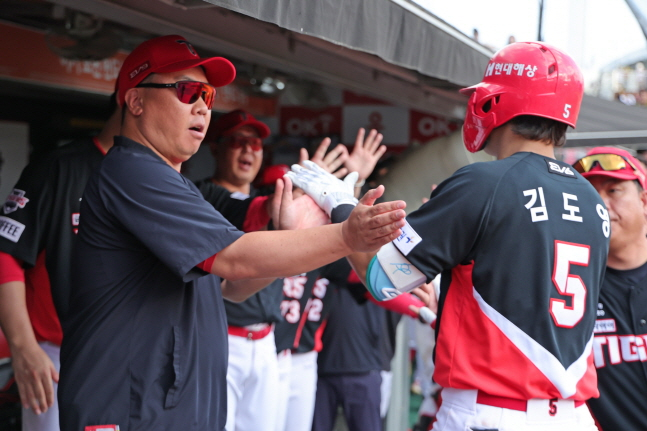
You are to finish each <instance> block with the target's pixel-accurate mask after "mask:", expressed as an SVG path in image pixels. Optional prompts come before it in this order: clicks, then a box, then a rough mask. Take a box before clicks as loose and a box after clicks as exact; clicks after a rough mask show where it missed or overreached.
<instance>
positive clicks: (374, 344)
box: [317, 283, 389, 376]
mask: <svg viewBox="0 0 647 431" xmlns="http://www.w3.org/2000/svg"><path fill="white" fill-rule="evenodd" d="M330 296H331V300H330V302H331V304H330V312H329V314H328V317H327V321H326V326H325V329H324V331H323V334H322V338H321V341H322V344H323V348H322V349H321V352H319V356H318V358H317V372H318V374H319V375H320V376H326V375H336V374H355V373H367V372H369V371H381V370H383V369H384V362H385V360H384V349H383V347H384V346H383V343H384V341H385V340H384V338H385V337H388V336H389V334H387V333H386V332H385V324H386V313H387V311H386V310H385V309H383V308H380V307H379V306H377V305H376V304H374V303H372V302H370V301H368V300H367V299H366V288H365V287H364V286H363V285H358V284H348V283H345V285H344V287H343V288H341V289H334V290H333V291H331V294H330Z"/></svg>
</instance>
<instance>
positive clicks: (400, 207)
mask: <svg viewBox="0 0 647 431" xmlns="http://www.w3.org/2000/svg"><path fill="white" fill-rule="evenodd" d="M382 194H384V186H379V187H377V188H376V189H371V190H369V191H368V192H366V194H365V195H364V196H363V197H362V199H361V200H360V201H359V203H358V204H357V206H356V207H355V209H353V211H352V212H351V213H350V216H349V217H348V219H347V220H346V221H345V222H343V224H342V234H343V236H344V241H346V244H348V245H349V246H350V247H351V248H352V249H353V250H354V251H356V252H375V251H377V250H378V249H379V248H380V247H382V246H383V245H384V244H386V243H388V242H390V241H393V240H394V239H396V238H397V237H398V236H399V235H400V234H401V233H402V231H401V230H400V228H401V227H403V226H404V224H405V221H404V218H405V216H406V213H405V212H404V208H405V207H406V206H407V205H406V203H405V202H404V201H392V202H383V203H380V204H375V201H376V200H377V199H378V198H379V197H381V196H382Z"/></svg>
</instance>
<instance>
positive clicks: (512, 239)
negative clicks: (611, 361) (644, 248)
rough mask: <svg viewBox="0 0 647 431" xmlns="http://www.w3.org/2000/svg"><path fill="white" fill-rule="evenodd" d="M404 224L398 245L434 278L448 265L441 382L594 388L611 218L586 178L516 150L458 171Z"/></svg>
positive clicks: (521, 395) (567, 391) (549, 393)
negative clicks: (596, 327)
mask: <svg viewBox="0 0 647 431" xmlns="http://www.w3.org/2000/svg"><path fill="white" fill-rule="evenodd" d="M407 221H408V222H409V224H410V225H411V228H412V229H405V230H404V232H405V233H404V234H403V236H402V237H401V238H398V239H397V240H395V241H394V244H395V245H396V246H397V247H398V248H399V250H400V251H401V252H402V253H403V254H404V255H405V256H406V257H407V259H408V260H409V261H410V262H411V263H412V264H413V265H415V266H416V267H417V268H418V269H420V270H421V271H422V272H423V273H424V274H425V275H426V276H427V281H431V280H432V279H433V278H434V277H435V276H436V275H437V274H438V273H439V272H441V271H443V272H442V282H441V297H440V303H439V305H440V307H439V313H438V323H437V342H436V350H435V364H436V370H435V374H434V380H435V381H436V382H437V383H439V384H440V385H441V386H443V387H451V388H457V389H481V390H484V391H485V392H488V393H490V394H493V395H498V396H503V397H509V398H516V399H531V398H542V399H550V398H574V399H578V400H586V399H588V398H590V397H592V396H597V385H596V377H595V369H594V368H593V361H592V356H591V355H592V345H593V326H594V324H595V312H596V308H597V299H598V295H599V290H600V284H601V282H602V278H603V275H604V269H605V266H606V255H607V250H608V241H609V240H608V237H609V233H610V226H609V220H608V214H607V211H606V209H605V207H604V204H603V202H602V200H601V198H600V196H599V195H598V193H597V192H596V191H595V189H594V188H593V187H592V186H591V184H590V183H589V182H588V181H587V180H586V179H584V178H583V177H582V176H581V175H579V174H578V173H577V172H575V171H573V170H572V167H571V166H570V165H567V164H565V163H562V162H558V161H556V160H553V159H550V158H547V157H543V156H541V155H538V154H535V153H526V152H522V153H517V154H514V155H512V156H510V157H508V158H505V159H502V160H497V161H493V162H486V163H475V164H472V165H469V166H466V167H464V168H462V169H460V170H459V171H457V172H456V173H455V174H454V175H453V176H452V177H450V178H449V179H448V180H446V181H445V182H443V183H442V184H440V185H439V186H438V188H437V189H436V190H435V191H434V192H433V193H432V197H431V199H430V200H429V202H427V203H426V204H424V205H423V206H422V207H421V208H420V209H419V210H418V211H414V212H413V213H412V214H410V215H409V216H408V217H407ZM402 269H403V268H400V270H402Z"/></svg>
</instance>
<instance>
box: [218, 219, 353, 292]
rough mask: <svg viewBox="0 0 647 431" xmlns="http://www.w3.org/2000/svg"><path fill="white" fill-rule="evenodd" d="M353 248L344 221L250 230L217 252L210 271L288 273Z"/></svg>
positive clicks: (238, 275)
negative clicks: (325, 224)
mask: <svg viewBox="0 0 647 431" xmlns="http://www.w3.org/2000/svg"><path fill="white" fill-rule="evenodd" d="M352 252H353V250H352V249H351V248H350V246H349V245H347V244H346V242H345V241H344V237H343V234H342V224H334V225H327V226H320V227H315V228H310V229H303V230H296V231H269V232H250V233H247V234H245V235H243V236H242V237H240V238H239V239H238V240H236V241H235V242H234V243H232V244H230V245H229V246H228V247H226V248H224V249H223V250H221V251H220V252H219V253H218V256H217V257H216V260H215V261H214V263H213V266H212V267H211V273H213V274H216V275H218V276H220V277H222V278H225V279H227V280H234V281H236V280H241V279H246V278H264V277H289V276H292V275H295V274H301V273H303V272H308V271H312V270H314V269H317V268H319V267H322V266H324V265H326V264H328V263H331V262H334V261H336V260H338V259H341V258H342V257H344V256H347V255H348V254H350V253H352Z"/></svg>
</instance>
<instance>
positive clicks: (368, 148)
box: [344, 127, 386, 181]
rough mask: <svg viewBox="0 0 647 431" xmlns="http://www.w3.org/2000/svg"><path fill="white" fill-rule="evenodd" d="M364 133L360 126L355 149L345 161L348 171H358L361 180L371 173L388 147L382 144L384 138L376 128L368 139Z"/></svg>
mask: <svg viewBox="0 0 647 431" xmlns="http://www.w3.org/2000/svg"><path fill="white" fill-rule="evenodd" d="M364 134H365V131H364V129H363V128H361V127H360V129H359V130H358V131H357V137H356V138H355V146H354V147H353V151H351V153H350V155H349V156H348V158H347V159H346V161H345V162H344V166H346V168H348V172H357V173H358V174H359V180H360V181H363V180H365V179H366V178H368V176H369V175H371V172H373V169H374V168H375V165H376V164H377V162H378V160H380V157H382V156H383V155H384V153H385V152H386V147H385V146H384V145H380V144H381V142H382V139H383V138H384V136H382V134H381V133H378V132H377V130H375V129H371V131H370V132H369V133H368V135H367V136H366V139H364Z"/></svg>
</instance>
